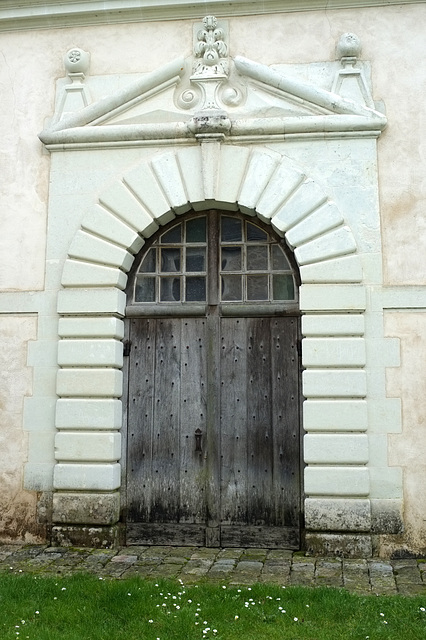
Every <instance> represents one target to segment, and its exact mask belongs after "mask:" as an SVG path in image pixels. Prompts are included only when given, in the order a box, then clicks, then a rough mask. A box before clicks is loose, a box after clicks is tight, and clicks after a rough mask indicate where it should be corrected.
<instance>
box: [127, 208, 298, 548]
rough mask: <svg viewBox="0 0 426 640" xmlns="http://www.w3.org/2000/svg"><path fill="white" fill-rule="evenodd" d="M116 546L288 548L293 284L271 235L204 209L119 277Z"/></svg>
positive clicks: (294, 425)
mask: <svg viewBox="0 0 426 640" xmlns="http://www.w3.org/2000/svg"><path fill="white" fill-rule="evenodd" d="M128 295H129V297H130V304H129V306H128V316H129V323H130V335H129V338H130V352H129V388H128V435H127V542H128V544H177V545H187V544H188V545H207V546H268V547H274V546H276V547H288V548H297V547H298V546H299V521H300V469H299V467H300V455H299V450H300V438H299V403H300V396H299V362H298V356H297V341H298V326H299V319H298V305H297V282H296V277H295V272H294V269H293V268H292V266H291V262H290V259H289V256H288V255H287V254H286V247H285V245H284V244H283V241H282V240H281V239H280V238H278V237H275V235H273V234H272V233H271V230H270V229H268V230H267V229H266V228H264V226H263V225H262V224H261V223H259V222H258V221H257V220H256V219H254V218H244V217H243V216H240V215H239V214H233V213H219V212H216V211H209V212H206V213H204V214H193V215H192V216H191V215H189V216H187V217H186V218H184V219H180V220H179V222H176V221H174V223H172V225H171V226H169V227H168V228H166V229H165V230H162V232H161V234H158V235H157V236H156V237H155V238H154V239H153V241H152V242H151V243H150V244H149V246H147V248H144V252H143V253H142V255H141V256H140V259H138V260H137V264H136V265H135V268H134V270H133V276H132V277H131V279H130V284H129V291H128Z"/></svg>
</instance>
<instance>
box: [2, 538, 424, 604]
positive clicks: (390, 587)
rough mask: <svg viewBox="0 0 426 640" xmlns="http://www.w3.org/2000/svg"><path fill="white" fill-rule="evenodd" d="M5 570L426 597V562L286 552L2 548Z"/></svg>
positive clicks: (161, 548)
mask: <svg viewBox="0 0 426 640" xmlns="http://www.w3.org/2000/svg"><path fill="white" fill-rule="evenodd" d="M0 572H2V573H22V572H25V573H36V574H38V575H41V574H42V575H53V576H69V575H71V574H73V573H91V574H95V575H97V576H99V577H102V578H127V577H133V576H140V577H143V578H152V579H157V578H172V579H180V580H182V581H183V582H184V583H185V584H189V583H193V582H200V581H206V580H207V581H209V582H217V583H226V584H231V585H232V584H235V585H244V584H253V583H255V582H264V583H276V584H281V585H305V586H311V587H313V586H329V587H341V588H346V589H348V590H349V591H352V592H357V593H363V594H365V593H371V594H379V595H390V594H396V593H400V594H404V595H415V594H424V595H425V596H426V561H425V560H412V559H408V560H381V559H378V558H371V559H368V560H364V559H341V558H318V557H310V556H304V555H302V554H301V553H295V552H292V551H287V550H282V549H211V548H198V547H155V546H154V547H144V546H138V547H136V546H134V547H123V548H121V549H88V548H78V549H76V548H66V547H48V546H46V545H38V546H19V545H3V546H1V545H0Z"/></svg>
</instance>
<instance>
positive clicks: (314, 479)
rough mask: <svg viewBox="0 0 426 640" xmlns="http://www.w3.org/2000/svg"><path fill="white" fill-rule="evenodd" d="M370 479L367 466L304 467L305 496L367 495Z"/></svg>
mask: <svg viewBox="0 0 426 640" xmlns="http://www.w3.org/2000/svg"><path fill="white" fill-rule="evenodd" d="M369 491H370V480H369V473H368V469H367V467H355V466H352V467H348V466H346V467H331V466H327V467H320V466H315V467H306V468H305V493H306V495H307V496H368V494H369Z"/></svg>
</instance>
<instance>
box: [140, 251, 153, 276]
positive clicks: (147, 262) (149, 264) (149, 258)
mask: <svg viewBox="0 0 426 640" xmlns="http://www.w3.org/2000/svg"><path fill="white" fill-rule="evenodd" d="M139 273H155V249H150V250H149V251H148V253H147V254H146V256H145V258H144V259H143V260H142V264H141V266H140V269H139Z"/></svg>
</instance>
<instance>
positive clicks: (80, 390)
mask: <svg viewBox="0 0 426 640" xmlns="http://www.w3.org/2000/svg"><path fill="white" fill-rule="evenodd" d="M56 392H57V394H58V396H60V397H63V398H64V397H65V398H66V397H71V398H72V397H77V398H85V397H88V398H91V397H99V398H101V397H104V398H106V397H114V398H119V397H120V396H121V394H122V392H123V374H122V372H121V371H119V370H118V369H79V368H73V369H60V370H59V371H58V376H57V381H56Z"/></svg>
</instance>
